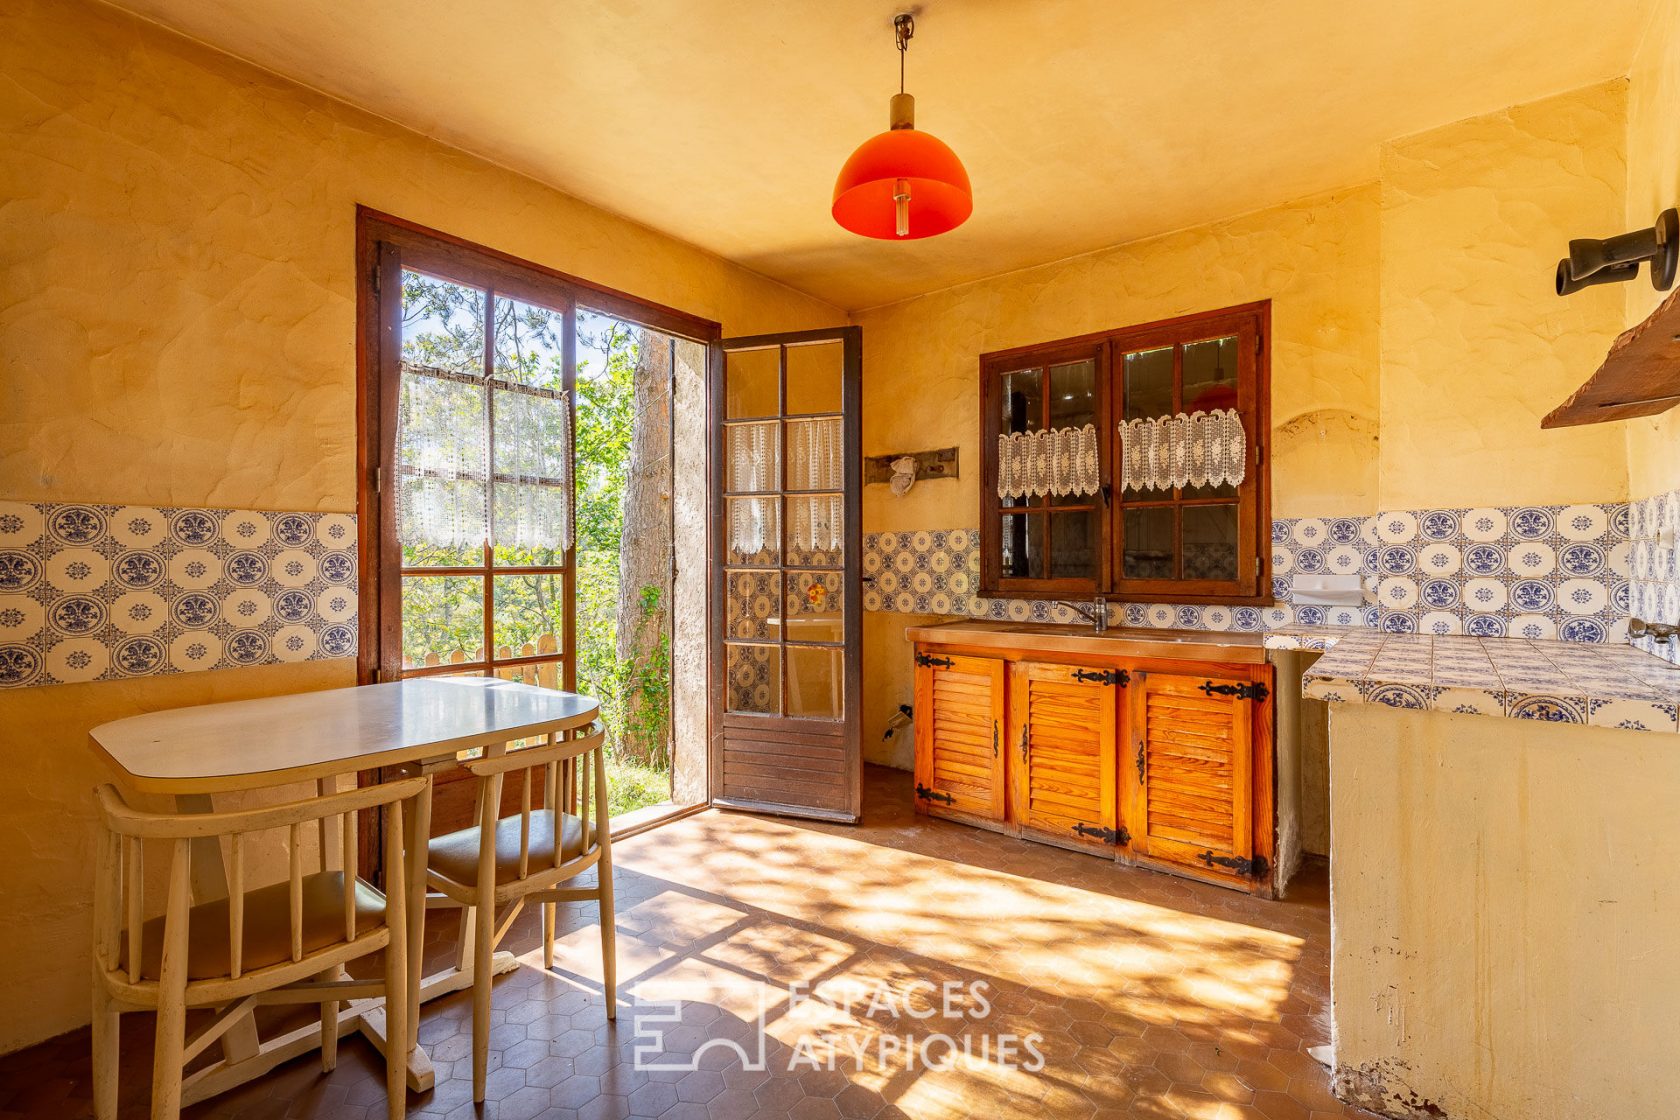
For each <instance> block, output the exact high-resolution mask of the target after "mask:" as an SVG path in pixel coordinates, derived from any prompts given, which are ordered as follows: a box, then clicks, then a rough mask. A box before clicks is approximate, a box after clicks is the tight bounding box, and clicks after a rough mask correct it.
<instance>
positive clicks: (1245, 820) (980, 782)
mask: <svg viewBox="0 0 1680 1120" xmlns="http://www.w3.org/2000/svg"><path fill="white" fill-rule="evenodd" d="M1098 648H1107V649H1114V650H1116V651H1117V652H1121V651H1124V650H1125V649H1127V643H1125V642H1123V641H1117V640H1114V639H1107V640H1105V641H1104V644H1103V645H1102V646H1099V647H1098ZM1134 648H1135V647H1134ZM1210 652H1217V650H1214V651H1210V650H1206V649H1203V650H1200V651H1197V653H1196V654H1195V655H1194V656H1192V657H1188V658H1185V659H1184V660H1182V661H1179V660H1173V659H1169V658H1167V657H1163V656H1160V655H1159V654H1157V655H1155V656H1140V657H1137V658H1126V657H1121V656H1113V655H1111V656H1108V657H1102V658H1099V657H1094V656H1065V655H1063V654H1061V652H1060V651H1059V650H1056V649H1045V648H1036V649H1035V648H1034V646H1033V644H1032V643H1031V641H1030V636H1025V635H1023V636H1022V637H1021V638H1020V639H1019V640H1018V642H1017V644H1014V645H1009V646H1003V645H1001V644H1000V643H996V642H994V643H993V645H992V647H991V648H982V649H972V648H962V647H953V646H946V645H937V644H921V643H918V645H917V646H916V653H915V657H916V702H915V710H916V754H915V781H916V787H915V788H916V806H917V811H918V812H923V813H928V814H931V815H935V816H942V817H949V818H953V819H956V820H960V821H963V822H965V823H968V824H974V825H978V826H980V827H983V828H989V829H992V830H994V831H1000V832H1007V833H1013V834H1016V835H1019V836H1021V837H1022V838H1023V839H1029V840H1035V841H1039V842H1042V843H1051V844H1056V845H1059V846H1062V847H1069V848H1076V849H1080V850H1084V851H1089V852H1092V853H1094V854H1100V855H1105V856H1108V857H1110V858H1114V859H1118V860H1120V861H1121V862H1127V863H1137V864H1140V865H1144V866H1148V867H1151V868H1155V869H1159V870H1165V871H1171V872H1174V873H1177V874H1183V875H1189V876H1192V877H1195V878H1198V879H1202V880H1206V881H1209V882H1214V883H1218V884H1220V885H1223V886H1230V887H1235V888H1237V889H1240V890H1246V891H1250V892H1254V893H1259V894H1271V893H1272V889H1273V871H1274V868H1273V866H1272V858H1273V852H1274V850H1275V846H1276V835H1275V831H1274V830H1275V817H1276V806H1275V804H1274V802H1273V796H1274V789H1273V765H1274V763H1273V729H1272V703H1271V698H1270V689H1271V683H1272V668H1271V666H1270V665H1269V664H1266V663H1265V662H1264V660H1251V661H1248V662H1242V663H1230V664H1223V663H1219V662H1214V661H1211V660H1209V659H1208V656H1207V655H1208V653H1210Z"/></svg>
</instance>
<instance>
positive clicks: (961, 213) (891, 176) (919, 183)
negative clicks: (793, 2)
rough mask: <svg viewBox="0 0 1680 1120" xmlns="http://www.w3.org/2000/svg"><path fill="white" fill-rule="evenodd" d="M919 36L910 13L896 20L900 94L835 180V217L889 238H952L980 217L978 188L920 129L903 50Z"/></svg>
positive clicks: (948, 153) (863, 231)
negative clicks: (883, 123) (881, 127)
mask: <svg viewBox="0 0 1680 1120" xmlns="http://www.w3.org/2000/svg"><path fill="white" fill-rule="evenodd" d="M915 32H916V19H915V16H914V15H912V14H911V13H910V12H900V13H899V14H898V15H896V16H894V17H893V37H894V38H895V39H896V40H897V42H898V94H897V95H896V96H895V97H894V98H893V99H892V105H891V108H890V109H889V111H888V113H887V122H888V126H889V127H888V129H887V131H886V132H883V133H881V134H880V135H879V136H872V137H870V138H869V139H868V140H865V141H864V142H863V144H862V145H861V146H860V147H859V148H858V150H857V151H855V152H853V153H852V155H851V158H850V159H848V160H847V161H846V164H845V166H844V167H842V168H840V177H839V178H838V179H836V180H835V182H834V206H833V209H832V210H831V211H830V213H832V214H833V215H834V220H835V221H837V222H839V223H840V224H841V225H842V226H844V227H845V228H846V229H849V230H851V231H852V232H853V233H861V234H862V235H863V236H865V237H878V238H880V239H881V240H883V241H908V240H912V239H914V238H918V237H933V236H934V235H936V234H940V233H947V232H949V231H951V230H953V229H956V228H957V227H958V226H960V225H962V224H963V223H964V222H966V221H968V216H969V215H970V214H972V213H973V212H974V191H973V190H972V189H971V188H970V187H969V185H968V172H967V171H965V170H963V165H962V160H960V159H958V158H957V153H955V152H953V151H952V150H951V149H950V148H949V147H947V146H946V145H945V142H944V141H943V140H940V139H938V138H937V137H934V136H929V135H928V134H927V133H925V132H917V131H916V99H915V98H914V97H911V96H910V95H909V94H908V93H905V92H904V51H905V49H906V48H907V47H908V46H909V45H910V37H911V36H912V35H914V34H915Z"/></svg>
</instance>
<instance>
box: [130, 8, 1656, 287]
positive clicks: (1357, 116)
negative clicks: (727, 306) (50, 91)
mask: <svg viewBox="0 0 1680 1120" xmlns="http://www.w3.org/2000/svg"><path fill="white" fill-rule="evenodd" d="M1653 2H1654V0H1540V2H1538V3H1537V2H1536V0H1399V2H1398V3H1394V2H1389V3H1376V2H1372V0H1265V2H1263V3H1255V2H1254V0H1178V2H1164V0H926V2H925V3H923V4H921V5H920V13H919V15H918V18H917V32H916V38H915V40H914V41H913V43H912V44H911V47H910V54H909V81H908V89H909V92H911V93H913V94H915V95H916V98H917V123H918V125H919V126H920V127H922V128H924V129H926V130H927V131H929V132H932V133H934V134H935V135H937V136H939V137H940V138H941V139H943V140H945V141H946V142H947V143H949V144H950V145H951V146H952V147H954V148H955V149H956V151H957V153H958V154H959V155H960V156H961V157H962V159H963V161H964V162H965V164H966V165H967V167H968V172H969V176H970V178H971V179H972V180H973V183H974V217H973V218H972V219H971V220H970V221H969V222H968V224H967V225H965V226H963V227H962V228H961V229H959V230H957V231H956V232H954V233H951V234H947V235H945V236H943V237H938V238H933V239H930V240H926V241H917V242H910V243H905V244H888V243H882V242H874V241H869V240H866V239H864V238H860V237H856V236H854V235H852V234H849V233H846V232H845V231H843V230H841V229H840V228H839V227H838V226H836V225H835V224H834V222H833V220H832V219H831V218H830V217H829V214H828V204H829V195H830V191H831V190H832V188H833V183H834V176H835V173H836V172H837V171H838V170H839V168H840V164H841V162H842V161H843V160H844V159H845V157H846V155H847V154H848V153H849V152H850V151H851V150H852V148H853V147H855V146H856V145H857V144H858V143H859V142H861V141H862V140H863V139H865V138H866V137H868V136H869V135H871V134H872V133H875V132H878V131H880V130H882V129H883V128H885V126H886V119H887V98H888V96H889V95H890V94H892V93H894V92H896V89H897V81H898V57H897V52H896V51H895V50H894V49H893V39H892V29H891V23H892V16H893V13H894V12H895V11H897V10H899V9H900V8H901V7H903V6H904V5H903V3H902V2H895V0H782V2H780V3H772V2H769V0H758V2H751V0H494V2H490V3H481V2H475V0H352V2H349V3H346V2H345V0H239V2H237V3H227V2H225V0H120V3H119V6H121V7H124V8H126V9H128V10H130V11H133V12H136V13H139V14H140V15H143V16H146V17H148V18H150V19H153V20H156V21H157V22H159V23H161V24H163V25H165V26H167V27H170V28H174V29H176V30H178V31H181V32H183V33H185V34H187V35H189V36H191V37H193V38H195V39H198V40H201V41H203V42H205V43H208V44H210V45H212V46H214V47H217V48H219V49H222V50H224V51H227V52H229V53H231V54H234V55H237V56H239V57H242V58H245V59H248V60H250V61H252V62H255V63H257V64H259V65H261V66H263V67H266V68H268V69H270V70H273V71H276V72H277V73H280V74H283V75H285V76H287V77H290V78H293V79H295V80H297V81H299V82H302V83H304V84H306V85H309V86H312V87H315V88H316V89H320V90H323V91H325V92H327V93H330V94H333V95H335V96H337V97H340V98H342V99H344V100H346V101H348V102H351V103H353V104H355V105H359V106H361V107H363V108H366V109H369V110H371V111H373V112H376V113H379V114H381V115H383V116H385V117H389V118H391V119H392V120H395V121H398V122H401V123H402V124H405V125H408V126H410V127H413V128H415V129H418V130H420V131H422V132H425V133H428V134H430V135H432V136H435V137H437V138H438V139H440V140H442V141H444V142H446V143H449V144H452V145H455V146H457V147H460V148H463V149H466V150H468V151H471V152H474V153H477V154H479V155H482V156H484V157H487V158H489V159H492V160H495V161H496V162H498V163H501V164H504V165H506V166H508V167H511V168H514V169H517V170H519V171H522V172H525V173H526V174H529V175H531V176H532V177H534V178H537V179H539V180H542V181H544V182H546V183H549V184H552V185H553V186H555V187H558V188H559V189H561V190H564V191H566V192H568V193H571V194H573V195H576V196H578V197H580V198H583V199H585V200H587V201H589V202H592V203H595V204H597V205H599V206H602V207H605V208H607V209H609V210H614V211H617V212H619V213H621V214H625V215H627V216H629V217H631V218H633V219H636V220H638V221H641V222H644V223H646V224H647V225H649V226H652V227H654V228H656V229H659V230H663V231H665V232H667V233H670V234H672V235H675V236H677V237H680V238H683V239H685V240H687V241H690V242H693V243H695V244H698V245H701V246H703V247H705V248H707V249H710V250H712V251H714V252H716V253H719V254H721V255H723V256H725V257H728V258H730V259H732V260H735V261H738V262H740V263H742V264H745V265H747V266H748V267H750V268H753V269H756V270H758V271H759V272H762V273H764V274H766V275H768V276H771V277H774V278H776V279H778V280H782V281H784V282H786V283H788V284H790V285H792V286H794V287H796V288H800V289H803V290H805V291H807V292H811V293H813V294H815V295H818V296H821V297H823V298H825V299H827V300H830V301H832V302H833V303H835V304H837V305H839V306H841V307H844V308H847V309H857V308H862V307H869V306H874V305H876V304H881V303H886V302H891V301H893V300H897V299H902V298H904V297H907V296H910V295H914V294H917V293H920V292H926V291H930V290H933V289H937V288H941V287H946V286H948V285H951V284H957V283H961V282H963V281H966V280H972V279H976V278H978V277H981V276H988V275H993V274H995V273H999V272H1005V271H1008V270H1011V269H1016V268H1022V267H1026V266H1029V265H1033V264H1039V263H1042V262H1044V261H1048V260H1054V259H1057V258H1059V257H1064V256H1069V255H1072V254H1076V253H1080V252H1084V251H1087V250H1091V249H1096V248H1100V247H1102V246H1105V245H1113V244H1117V243H1121V242H1125V241H1130V240H1133V239H1136V238H1139V237H1145V236H1148V235H1151V234H1155V233H1161V232H1165V231H1168V230H1173V229H1181V228H1184V227H1186V226H1191V225H1196V224H1199V223H1202V222H1206V221H1210V220H1214V219H1217V218H1222V217H1229V216H1233V215H1236V214H1239V213H1244V212H1247V211H1250V210H1254V209H1258V208H1261V207H1264V206H1268V205H1272V204H1275V203H1278V202H1283V201H1286V200H1288V199H1291V198H1297V197H1300V196H1302V195H1306V194H1311V193H1314V192H1317V191H1321V190H1327V189H1330V188H1333V187H1338V186H1345V185H1348V184H1351V183H1356V182H1361V181H1365V180H1368V179H1370V178H1372V177H1373V176H1374V175H1375V172H1376V147H1377V145H1378V144H1379V143H1381V142H1382V141H1383V140H1386V139H1389V138H1392V137H1395V136H1400V135H1405V134H1407V133H1410V132H1415V131H1419V130H1421V129H1425V128H1430V127H1433V126H1435V125H1440V124H1444V123H1447V122H1449V121H1454V120H1459V119H1461V118H1464V117H1468V116H1473V115H1476V114H1478V113H1483V112H1488V111H1491V110H1494V109H1498V108H1502V107H1504V106H1506V105H1511V104H1516V103H1519V102H1523V101H1528V100H1532V99H1534V98H1536V97H1541V96H1545V95H1547V94H1551V93H1557V92H1560V91H1562V90H1566V89H1573V88H1575V87H1578V86H1582V85H1586V84H1588V83H1591V82H1595V81H1600V80H1603V79H1606V78H1612V77H1616V76H1619V75H1622V74H1624V73H1626V71H1627V66H1628V62H1629V59H1630V58H1631V57H1632V55H1633V51H1634V47H1635V46H1636V45H1637V40H1638V36H1639V33H1640V31H1641V29H1642V27H1643V26H1644V24H1645V21H1646V16H1647V14H1648V13H1649V11H1650V10H1651V4H1652V3H1653ZM1656 2H1663V0H1656Z"/></svg>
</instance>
